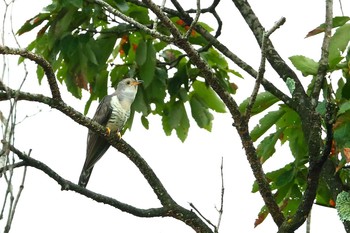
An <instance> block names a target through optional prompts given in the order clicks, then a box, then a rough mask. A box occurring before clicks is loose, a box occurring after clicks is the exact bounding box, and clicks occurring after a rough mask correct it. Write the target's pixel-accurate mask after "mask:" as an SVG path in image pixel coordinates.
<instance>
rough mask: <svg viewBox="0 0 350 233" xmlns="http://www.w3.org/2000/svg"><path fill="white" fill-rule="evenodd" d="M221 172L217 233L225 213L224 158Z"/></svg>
mask: <svg viewBox="0 0 350 233" xmlns="http://www.w3.org/2000/svg"><path fill="white" fill-rule="evenodd" d="M220 172H221V198H220V199H221V201H220V209H218V212H219V219H218V223H217V225H216V228H215V233H218V232H219V229H220V225H221V219H222V214H223V213H224V195H225V185H224V158H222V157H221V166H220Z"/></svg>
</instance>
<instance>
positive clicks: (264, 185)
mask: <svg viewBox="0 0 350 233" xmlns="http://www.w3.org/2000/svg"><path fill="white" fill-rule="evenodd" d="M143 2H144V3H145V4H146V5H147V6H148V7H149V9H151V10H152V11H153V13H155V14H156V15H157V17H158V18H159V19H160V20H161V21H162V23H163V24H164V25H165V26H166V27H167V28H168V29H169V31H170V32H171V33H172V35H173V37H174V39H175V42H174V43H175V45H177V46H178V47H179V48H181V49H183V50H184V51H185V52H186V53H187V54H188V56H189V58H190V59H191V61H192V63H193V64H195V65H196V66H197V67H198V69H199V70H200V71H201V74H202V77H204V78H205V79H206V81H207V82H208V83H209V85H210V86H211V87H212V88H213V90H214V91H215V92H216V93H217V94H218V95H219V96H220V98H221V99H222V100H223V102H224V103H225V104H226V106H227V108H228V109H229V111H230V113H231V115H232V117H233V119H234V123H235V125H236V128H237V131H238V133H239V135H240V137H241V140H242V144H243V147H244V149H245V151H246V155H247V158H248V161H249V163H250V166H251V168H252V171H253V173H254V176H255V178H256V180H257V183H258V185H259V191H260V194H261V196H262V197H263V199H264V202H265V204H266V206H267V207H268V208H269V211H270V213H271V216H272V218H273V219H274V221H275V222H276V224H277V225H281V224H282V222H283V221H284V216H283V214H282V213H281V211H280V209H279V207H278V205H277V203H276V201H275V199H274V197H273V195H272V192H271V189H270V186H269V183H268V182H267V179H266V176H265V173H264V172H263V169H262V165H261V163H260V162H259V159H258V157H257V154H256V149H255V147H254V145H253V142H252V140H251V138H250V134H249V130H248V125H247V122H246V121H245V120H243V117H242V114H241V113H240V112H239V110H238V105H237V103H236V102H235V100H234V99H233V98H232V97H231V95H230V94H229V93H227V92H226V91H225V89H224V88H222V87H221V86H220V84H219V83H218V81H217V79H216V78H215V76H214V74H213V73H212V71H211V70H210V68H209V67H208V65H207V64H206V63H205V62H204V61H203V60H202V59H201V57H200V56H199V54H198V53H197V51H196V50H195V49H194V48H193V46H192V45H191V44H190V43H189V42H188V41H187V40H185V39H183V37H182V35H181V33H180V32H179V31H178V30H177V28H176V27H175V25H174V24H173V23H172V22H171V20H170V19H169V18H168V17H167V16H166V15H165V14H164V13H163V12H162V11H161V10H160V9H159V7H158V6H157V5H156V4H154V3H153V2H152V1H151V0H143Z"/></svg>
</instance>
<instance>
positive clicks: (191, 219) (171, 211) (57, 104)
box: [0, 89, 212, 233]
mask: <svg viewBox="0 0 350 233" xmlns="http://www.w3.org/2000/svg"><path fill="white" fill-rule="evenodd" d="M6 91H7V92H3V93H1V92H0V101H2V100H8V99H9V98H15V97H16V98H17V100H18V101H20V100H28V101H35V102H40V103H43V104H46V105H48V106H50V107H52V108H55V109H57V110H59V111H60V112H62V113H64V114H65V115H67V116H68V117H69V118H71V119H72V120H74V121H75V122H77V123H79V124H81V125H83V126H86V127H87V128H89V129H91V130H93V131H94V132H96V133H98V134H100V135H101V136H104V137H105V138H106V139H107V140H108V141H109V143H110V144H111V145H112V146H113V147H115V148H117V149H118V150H119V151H120V152H122V153H124V154H125V155H126V156H127V157H128V158H129V159H130V160H131V161H132V162H133V163H134V164H135V165H136V166H137V167H138V169H139V170H140V172H141V173H142V175H143V176H144V177H145V179H146V180H147V182H148V183H149V184H150V186H151V187H152V189H153V191H154V193H155V194H156V195H157V197H158V199H159V200H160V202H161V204H162V205H163V208H162V209H161V210H160V209H159V208H158V209H148V210H142V209H138V208H135V207H131V206H128V205H126V204H123V203H121V202H115V200H114V199H111V198H108V197H105V196H99V197H96V195H99V194H96V193H94V192H91V191H89V190H86V191H83V188H81V187H80V186H78V185H75V184H74V183H72V182H70V181H67V180H65V179H63V178H62V177H60V176H59V175H58V174H57V173H55V172H49V174H48V173H47V174H48V175H49V176H50V177H51V178H53V179H54V180H56V181H57V182H58V183H59V184H60V185H61V186H62V187H63V189H65V190H73V191H75V192H78V193H81V194H83V195H85V196H87V197H90V198H92V199H94V200H97V201H99V202H103V203H106V204H110V205H112V206H115V207H117V206H119V207H120V208H121V210H123V211H126V212H128V211H129V212H128V213H131V214H134V213H135V215H136V216H140V215H150V212H152V213H153V211H155V210H157V211H158V212H164V211H165V212H166V213H165V215H159V216H171V217H174V218H176V219H179V220H180V221H182V222H184V223H186V224H187V225H189V226H190V227H192V228H193V229H195V230H196V231H197V232H205V233H212V230H211V229H210V228H209V227H208V226H207V225H206V224H205V223H204V222H203V221H202V220H201V219H200V218H199V217H198V216H197V215H196V214H195V213H194V212H192V211H190V210H187V209H185V208H183V207H181V206H179V205H178V204H177V203H176V202H175V201H174V200H173V199H172V197H171V196H170V195H169V194H168V192H167V190H166V189H165V188H164V186H163V184H162V183H161V181H160V180H159V178H158V177H157V176H156V174H155V173H154V171H153V170H152V168H151V167H150V166H149V165H148V164H147V162H146V161H145V160H144V159H143V158H142V157H141V156H140V154H138V153H137V151H136V150H135V149H134V148H132V147H131V146H130V145H129V144H128V143H126V142H125V141H124V140H117V138H116V135H114V134H111V135H110V136H106V132H107V130H106V128H105V127H103V126H101V125H99V124H98V123H97V122H95V121H93V120H91V119H90V118H88V117H85V116H84V115H83V114H81V113H80V112H78V111H76V110H75V109H73V108H72V107H70V106H68V105H66V104H65V103H64V102H63V101H58V100H56V99H53V98H50V97H46V96H43V95H39V94H30V93H26V92H19V91H14V90H11V89H7V90H6ZM17 152H18V151H17ZM21 159H24V161H26V163H27V164H28V166H32V167H35V168H37V169H40V170H42V171H44V172H45V171H49V168H48V167H47V166H46V165H45V166H46V167H45V166H44V164H42V163H40V162H39V161H35V160H33V159H31V158H27V157H22V158H21ZM45 173H46V172H45ZM119 207H117V208H119ZM131 211H133V212H131ZM141 217H146V216H141Z"/></svg>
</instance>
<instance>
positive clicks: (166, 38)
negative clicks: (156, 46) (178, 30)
mask: <svg viewBox="0 0 350 233" xmlns="http://www.w3.org/2000/svg"><path fill="white" fill-rule="evenodd" d="M89 2H92V3H96V4H98V5H100V6H102V7H103V8H105V9H106V10H107V11H108V12H109V13H112V14H113V15H115V16H117V17H118V18H120V19H122V20H124V21H125V22H128V23H130V24H132V25H135V26H136V27H137V28H139V29H141V30H142V31H144V32H146V33H147V34H150V35H152V36H154V37H156V38H158V39H160V40H162V41H165V42H168V43H171V42H172V41H173V39H172V38H171V37H169V36H166V35H163V34H161V33H159V32H157V31H156V30H155V29H153V30H152V29H149V28H148V27H146V26H145V25H143V24H141V23H139V22H137V21H136V20H134V19H133V18H130V17H128V16H126V15H124V14H123V13H121V12H120V11H118V10H117V9H115V8H113V7H112V6H111V5H109V4H108V3H106V2H105V1H102V0H89Z"/></svg>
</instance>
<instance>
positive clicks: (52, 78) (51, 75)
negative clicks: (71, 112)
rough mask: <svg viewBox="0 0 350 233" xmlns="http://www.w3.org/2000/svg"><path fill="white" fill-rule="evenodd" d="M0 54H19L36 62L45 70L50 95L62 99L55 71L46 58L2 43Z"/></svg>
mask: <svg viewBox="0 0 350 233" xmlns="http://www.w3.org/2000/svg"><path fill="white" fill-rule="evenodd" d="M0 54H8V55H20V56H21V57H24V58H28V59H29V60H31V61H34V62H35V63H37V64H38V65H39V66H41V67H42V68H43V70H44V72H45V75H46V77H47V80H48V83H49V86H50V89H51V94H52V97H53V98H54V99H57V100H62V98H61V94H60V91H59V88H58V84H57V80H56V75H55V72H54V71H53V68H52V66H51V64H50V63H49V62H48V61H47V60H45V59H44V58H43V57H42V56H40V55H38V54H35V53H32V52H30V51H27V50H25V49H17V48H9V47H7V46H3V45H0Z"/></svg>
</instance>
